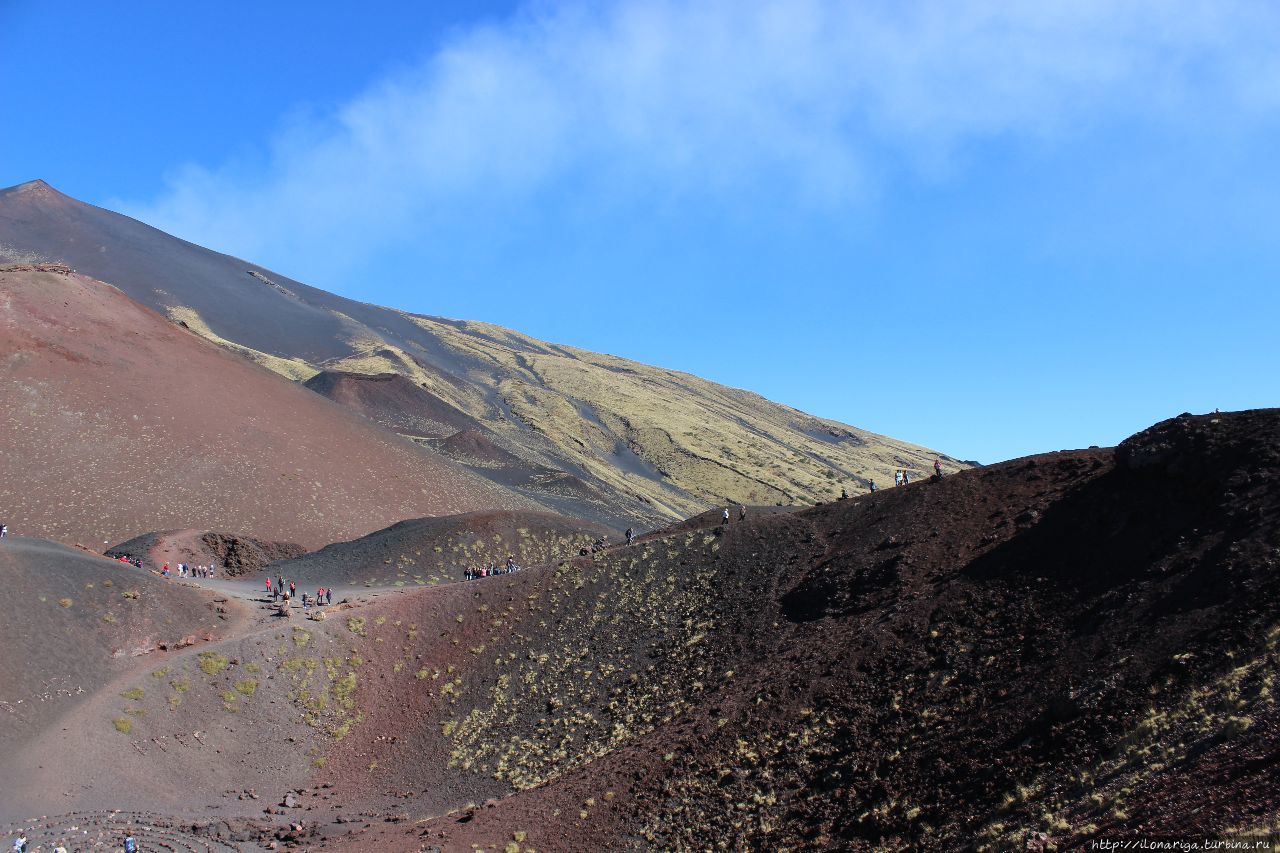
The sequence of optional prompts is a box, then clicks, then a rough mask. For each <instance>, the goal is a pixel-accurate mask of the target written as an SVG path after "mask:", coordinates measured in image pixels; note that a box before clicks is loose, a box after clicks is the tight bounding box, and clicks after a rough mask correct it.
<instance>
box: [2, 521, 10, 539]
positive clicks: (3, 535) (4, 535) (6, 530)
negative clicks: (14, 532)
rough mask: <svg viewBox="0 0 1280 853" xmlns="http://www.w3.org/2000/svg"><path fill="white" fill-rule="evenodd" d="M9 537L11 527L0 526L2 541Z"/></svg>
mask: <svg viewBox="0 0 1280 853" xmlns="http://www.w3.org/2000/svg"><path fill="white" fill-rule="evenodd" d="M8 535H9V525H7V524H0V539H3V538H4V537H6V536H8Z"/></svg>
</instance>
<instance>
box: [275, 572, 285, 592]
mask: <svg viewBox="0 0 1280 853" xmlns="http://www.w3.org/2000/svg"><path fill="white" fill-rule="evenodd" d="M276 585H277V586H278V587H280V588H281V589H284V575H276Z"/></svg>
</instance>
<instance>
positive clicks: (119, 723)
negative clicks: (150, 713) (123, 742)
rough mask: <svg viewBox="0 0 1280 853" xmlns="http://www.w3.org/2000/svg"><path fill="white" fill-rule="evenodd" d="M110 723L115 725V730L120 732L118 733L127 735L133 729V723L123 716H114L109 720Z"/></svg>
mask: <svg viewBox="0 0 1280 853" xmlns="http://www.w3.org/2000/svg"><path fill="white" fill-rule="evenodd" d="M111 725H113V726H115V727H116V731H118V732H120V734H124V735H127V734H128V733H129V732H131V731H133V723H132V722H130V721H129V720H128V719H127V718H125V717H116V718H115V719H114V720H112V721H111Z"/></svg>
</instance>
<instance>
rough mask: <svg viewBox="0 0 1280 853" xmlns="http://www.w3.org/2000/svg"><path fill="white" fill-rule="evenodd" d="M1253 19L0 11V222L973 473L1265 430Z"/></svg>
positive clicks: (1277, 243) (970, 8) (1133, 12)
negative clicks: (124, 232) (1259, 418)
mask: <svg viewBox="0 0 1280 853" xmlns="http://www.w3.org/2000/svg"><path fill="white" fill-rule="evenodd" d="M1277 32H1280V7H1276V6H1275V5H1274V4H1271V3H1266V2H1231V0H1224V2H1221V3H1215V4H1203V3H1191V2H1185V3H1183V2H1137V0H1135V2H1128V3H1116V2H1093V0H1071V2H1058V0H1044V2H1038V3H1035V4H1027V3H1021V2H1000V0H985V2H931V3H905V4H904V3H888V2H886V3H877V2H867V3H857V4H850V3H828V2H819V0H812V2H810V0H788V2H785V3H757V2H747V0H741V2H732V3H731V2H716V1H715V0H709V2H706V3H700V4H696V5H695V4H678V3H666V2H650V1H649V0H624V2H619V3H591V4H584V3H554V2H538V3H532V4H529V3H492V4H485V3H465V4H462V3H459V4H448V3H429V4H428V3H395V2H387V3H372V4H368V5H367V6H365V7H362V9H361V15H360V16H353V15H351V14H344V13H343V12H342V10H341V9H340V8H339V4H303V3H284V2H281V3H270V4H258V3H253V4H251V3H241V2H224V3H221V4H216V5H215V4H177V5H176V6H175V5H174V4H161V3H158V2H155V3H151V2H122V3H118V4H87V3H61V2H49V0H41V2H34V0H0V83H2V84H3V89H2V90H0V91H3V93H4V116H5V122H4V124H5V127H6V131H5V132H4V133H2V134H0V184H3V185H10V184H15V183H19V182H21V181H24V180H28V179H31V178H34V177H42V178H44V179H46V180H48V181H49V182H50V183H52V184H54V185H55V186H57V187H58V188H60V189H62V190H63V191H65V192H67V193H69V194H71V195H74V196H76V197H78V198H81V199H83V200H86V201H89V202H92V203H95V204H100V205H103V206H107V207H111V208H113V209H118V210H122V211H124V212H127V213H129V214H131V215H134V216H137V217H138V218H140V219H143V220H144V221H147V222H149V223H151V224H153V225H156V226H157V227H161V228H163V229H165V230H167V231H171V232H173V233H176V234H178V235H179V236H182V237H185V238H187V239H190V240H193V241H195V242H198V243H201V244H204V245H207V246H210V247H212V248H215V249H219V250H221V251H226V252H230V253H232V254H236V255H239V256H242V257H246V258H250V259H252V260H253V261H255V262H257V263H261V264H263V265H265V266H268V267H271V268H273V269H276V270H279V271H280V272H282V273H285V274H288V275H291V276H293V277H295V278H298V279H301V280H303V281H306V282H308V283H311V284H314V285H317V286H320V287H324V288H326V289H329V290H333V291H336V292H339V293H342V294H344V295H347V296H351V297H354V298H358V299H363V300H366V301H370V302H377V303H381V304H386V305H392V306H396V307H400V308H405V309H409V310H413V311H419V312H423V313H429V314H440V315H444V316H451V317H466V318H474V319H482V320H487V321H491V322H495V323H500V324H503V325H508V326H511V327H514V328H517V329H519V330H521V331H524V332H527V333H530V334H533V335H536V336H539V337H542V338H545V339H548V340H552V341H557V342H563V343H569V344H574V345H577V346H582V347H586V348H588V349H593V350H598V351H603V352H610V353H614V354H618V355H622V356H626V357H629V358H634V359H638V360H641V361H645V362H649V363H653V364H659V365H663V366H667V367H673V368H677V369H681V370H686V371H689V372H692V373H696V374H699V375H702V376H705V377H707V378H710V379H714V380H716V381H719V382H724V383H726V384H729V385H734V386H738V387H743V388H748V389H751V390H753V391H757V392H759V393H762V394H764V395H765V396H768V397H770V398H772V399H775V400H778V401H780V402H784V403H787V404H790V405H794V406H796V407H797V408H800V409H804V410H806V411H810V412H813V413H815V414H819V415H823V416H827V417H832V418H836V419H838V420H842V421H845V422H847V423H850V424H854V425H857V426H861V427H865V428H868V429H873V430H876V431H879V432H883V433H887V434H889V435H893V436H896V437H900V438H904V439H907V440H911V441H916V442H919V443H922V444H926V445H929V446H932V447H936V448H939V449H941V450H943V451H945V452H947V453H950V454H953V455H956V456H959V457H961V458H971V459H979V460H982V461H994V460H997V459H1003V458H1009V457H1013V456H1019V455H1023V454H1026V453H1032V452H1039V451H1043V450H1055V449H1061V448H1067V447H1080V446H1086V445H1090V444H1103V445H1105V444H1112V443H1115V442H1117V441H1119V440H1121V439H1122V438H1124V437H1125V436H1126V435H1128V434H1130V433H1132V432H1134V431H1136V430H1138V429H1141V428H1143V427H1144V426H1146V425H1149V424H1150V423H1152V422H1154V421H1156V420H1159V419H1162V418H1165V417H1169V416H1172V415H1175V414H1177V413H1179V412H1182V411H1207V410H1210V409H1213V408H1214V407H1221V408H1223V409H1232V408H1246V407H1258V406H1274V405H1277V404H1278V403H1280V399H1278V395H1277V391H1278V390H1280V382H1278V381H1277V379H1276V375H1277V369H1280V347H1277V345H1276V340H1277V335H1276V332H1275V330H1274V328H1273V326H1274V324H1275V321H1276V318H1277V317H1278V316H1280V229H1277V228H1276V223H1277V222H1280V156H1277V155H1276V151H1277V150H1280V146H1278V145H1277V143H1278V142H1280V134H1278V131H1280V42H1277V40H1276V39H1275V38H1274V34H1275V33H1277Z"/></svg>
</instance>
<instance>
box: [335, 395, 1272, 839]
mask: <svg viewBox="0 0 1280 853" xmlns="http://www.w3.org/2000/svg"><path fill="white" fill-rule="evenodd" d="M1278 479H1280V412H1277V411H1267V412H1256V413H1241V414H1234V415H1222V416H1213V417H1200V418H1192V417H1182V418H1179V419H1176V420H1174V421H1171V422H1167V423H1164V424H1161V425H1159V426H1158V427H1156V428H1153V429H1152V430H1149V431H1148V432H1146V433H1143V434H1140V435H1138V436H1136V437H1134V438H1133V439H1130V440H1129V441H1128V442H1126V443H1125V444H1124V445H1122V446H1121V447H1120V448H1119V451H1118V452H1117V453H1115V454H1114V455H1113V453H1112V452H1111V451H1081V452H1075V453H1061V454H1052V455H1048V456H1042V457H1034V458H1030V459H1023V460H1017V461H1015V462H1010V463H1005V464H1003V465H998V466H993V467H992V468H989V469H984V470H981V471H973V472H966V473H964V474H960V475H958V476H955V477H949V478H946V479H944V480H942V481H941V482H938V483H932V482H924V483H919V484H915V485H912V486H909V487H907V488H903V489H892V490H885V491H882V492H880V493H878V494H876V495H874V496H871V497H869V498H863V499H859V500H853V501H842V502H835V503H831V504H828V505H826V506H822V507H818V508H815V509H812V510H807V511H804V512H801V513H798V514H795V515H773V516H770V517H768V518H764V519H758V520H748V522H747V523H745V524H742V525H735V524H730V525H729V526H728V527H727V528H723V529H715V528H708V529H704V530H701V531H697V530H686V531H682V532H678V533H674V534H672V535H669V536H664V537H660V538H653V539H651V540H648V541H646V542H644V543H643V544H641V545H638V546H635V547H632V548H629V549H617V550H615V551H613V552H611V553H610V554H609V555H608V556H607V557H606V558H604V559H603V560H601V561H599V562H595V563H592V562H590V561H574V562H571V563H568V564H566V565H564V566H562V567H561V568H559V569H558V570H556V571H555V572H551V573H545V574H524V575H517V576H515V577H513V578H505V577H504V578H499V579H496V580H495V581H492V582H487V583H486V584H484V585H481V586H464V587H463V588H461V589H448V590H444V591H442V595H441V597H436V598H431V599H422V600H421V604H420V603H419V602H418V601H416V600H412V601H410V600H406V601H404V602H396V603H395V604H396V609H395V610H394V612H393V613H389V614H388V616H391V615H394V616H395V617H396V618H400V619H405V618H414V617H416V620H417V621H418V623H419V624H436V625H444V626H448V628H449V630H447V631H446V632H445V633H444V634H443V635H441V636H439V637H437V636H436V634H437V633H438V632H435V631H432V632H429V633H428V634H427V636H426V638H425V639H426V645H425V646H424V645H423V643H422V641H417V642H412V643H406V644H405V645H403V646H401V647H400V648H396V647H395V646H392V645H390V644H383V645H381V646H376V647H374V648H375V649H376V650H375V651H374V652H373V653H372V656H371V664H372V665H374V666H377V667H386V666H387V665H389V664H391V663H393V661H395V660H400V661H402V662H403V663H404V665H405V666H406V667H411V666H414V665H418V662H419V661H421V662H422V664H421V665H422V666H423V667H424V671H425V673H426V674H425V676H423V677H422V678H420V679H419V678H415V679H414V680H408V679H406V680H405V682H404V686H405V687H407V688H408V689H407V691H405V693H406V698H405V699H402V700H399V701H397V700H394V699H393V700H391V701H387V702H384V703H382V704H381V705H380V706H378V707H372V708H370V709H369V711H368V713H367V717H366V722H365V724H363V725H362V726H361V727H360V728H359V729H358V730H356V731H355V732H353V737H352V738H351V739H349V740H348V741H344V742H343V743H342V744H341V745H340V746H339V747H338V748H337V749H336V750H335V751H334V754H333V755H331V758H330V762H329V764H328V768H329V773H330V774H332V775H326V776H325V778H327V779H331V780H332V781H334V782H336V783H337V784H338V785H340V786H341V785H344V784H345V785H347V786H349V787H348V796H352V797H354V796H358V790H359V788H358V784H357V782H356V780H357V779H358V778H359V777H358V775H357V774H355V773H354V772H352V771H351V769H350V768H351V766H352V765H353V764H354V762H355V761H356V760H357V757H358V760H359V761H361V762H368V761H369V760H370V759H372V760H374V761H376V762H377V767H378V770H377V772H376V774H375V778H378V779H380V780H381V781H382V783H383V785H384V786H385V788H386V789H387V790H396V791H406V792H412V793H413V797H411V798H410V802H416V803H417V804H418V808H417V810H416V811H417V813H426V814H431V813H433V812H435V811H444V810H449V809H451V810H452V813H451V814H449V815H448V816H446V817H442V818H438V819H435V820H431V821H428V822H427V823H426V824H424V825H421V826H418V827H415V832H418V833H420V834H421V838H418V839H415V840H414V841H413V842H411V841H410V840H409V839H404V840H402V841H401V842H399V845H400V846H402V847H403V849H413V848H412V843H415V842H416V843H429V844H440V845H441V846H442V847H443V848H445V849H466V848H468V847H469V846H470V845H472V844H477V845H480V846H482V847H484V848H486V849H488V848H490V847H495V848H501V847H502V846H503V845H504V844H507V843H511V842H512V841H513V833H516V832H519V833H521V835H520V836H519V837H518V843H520V844H526V843H527V844H528V845H530V846H533V847H536V848H537V849H554V850H562V849H574V850H578V849H581V850H590V849H620V848H633V847H634V848H644V849H694V848H696V849H702V848H707V847H715V846H725V847H727V848H728V849H736V848H738V847H742V846H751V847H753V848H757V849H759V848H768V849H830V850H844V849H850V848H862V847H866V848H870V847H875V846H881V845H886V844H887V845H889V846H893V847H904V846H905V847H914V848H922V847H923V848H929V849H944V848H956V847H963V846H969V845H973V846H983V845H987V846H990V847H993V848H997V849H1003V848H1007V847H1010V846H1014V845H1018V846H1024V845H1025V841H1026V840H1027V838H1028V836H1030V835H1031V834H1032V833H1038V832H1044V833H1046V834H1047V835H1048V836H1049V837H1050V838H1051V839H1052V840H1055V841H1056V843H1059V844H1063V843H1070V842H1071V841H1072V840H1073V839H1074V840H1075V841H1079V840H1080V839H1083V838H1085V837H1087V836H1090V835H1093V834H1098V833H1105V834H1108V835H1112V836H1115V835H1127V836H1132V835H1141V834H1150V833H1152V832H1157V831H1158V832H1160V833H1164V834H1173V835H1178V836H1188V837H1190V836H1196V837H1198V836H1201V835H1206V834H1207V835H1210V836H1212V835H1216V834H1222V833H1228V832H1241V831H1246V830H1249V829H1251V828H1256V827H1259V826H1263V827H1265V826H1274V825H1275V820H1276V816H1277V810H1278V809H1280V793H1277V790H1276V788H1275V786H1274V784H1273V781H1274V774H1275V771H1276V763H1277V760H1278V759H1280V715H1278V714H1277V708H1276V705H1275V697H1274V695H1273V691H1274V690H1275V688H1276V684H1275V679H1276V674H1277V669H1278V667H1280V617H1278V616H1277V604H1280V575H1278V574H1277V571H1276V568H1277V562H1278V560H1277V553H1278V551H1277V548H1278V546H1280V489H1277V488H1276V485H1277V481H1278ZM444 596H448V598H445V597H444ZM428 601H429V602H430V603H431V607H430V608H429V609H417V610H415V609H414V608H417V607H421V605H423V604H427V602H428ZM451 620H452V621H453V623H454V625H456V627H454V625H450V621H451ZM455 642H456V645H455ZM419 656H420V657H419ZM402 703H403V706H404V707H408V708H412V709H413V711H412V714H413V715H414V718H413V719H414V721H413V723H412V724H411V725H405V724H404V723H405V721H404V719H403V718H402V717H401V718H400V723H401V731H402V732H404V733H403V734H401V735H400V736H399V738H398V739H397V740H396V741H395V742H387V741H380V740H378V736H379V734H381V733H383V732H385V731H387V730H388V726H389V725H390V724H391V722H392V718H393V716H395V715H396V714H397V713H398V712H397V711H396V710H395V709H397V708H398V707H400V706H401V704H402ZM380 708H381V709H382V710H380ZM341 768H346V769H345V770H344V769H341ZM437 786H439V787H437ZM441 790H444V791H450V792H452V796H453V802H452V803H447V802H444V801H443V800H442V799H441V798H440V796H439V795H438V794H437V793H436V792H438V791H441ZM512 792H517V793H516V795H515V796H509V795H510V794H511V793H512ZM461 798H466V799H469V800H470V801H472V802H473V803H479V802H481V801H484V800H485V799H486V798H498V799H496V800H495V801H494V802H493V803H491V804H488V805H486V806H484V807H482V808H477V807H469V808H463V809H461V810H459V809H458V804H459V801H460V799H461ZM1193 801H1194V807H1192V805H1193ZM397 808H401V809H409V811H410V813H411V814H412V813H415V810H414V809H413V808H412V807H411V806H410V805H409V804H408V803H406V804H405V805H401V806H398V807H397ZM1032 837H1034V836H1032ZM379 843H381V841H379ZM393 846H395V845H393Z"/></svg>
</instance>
